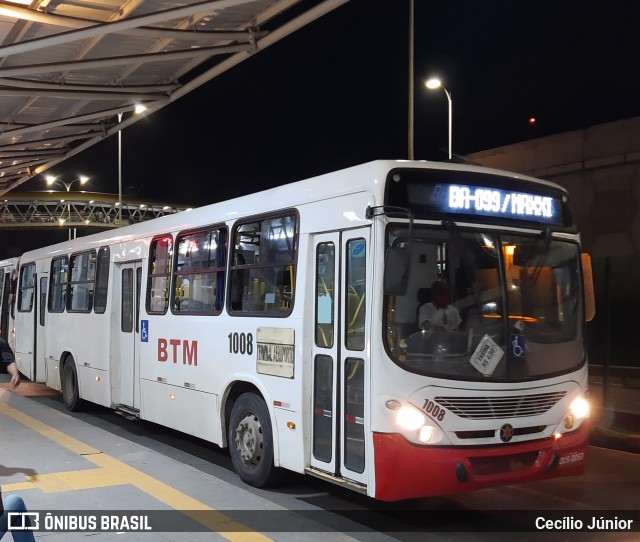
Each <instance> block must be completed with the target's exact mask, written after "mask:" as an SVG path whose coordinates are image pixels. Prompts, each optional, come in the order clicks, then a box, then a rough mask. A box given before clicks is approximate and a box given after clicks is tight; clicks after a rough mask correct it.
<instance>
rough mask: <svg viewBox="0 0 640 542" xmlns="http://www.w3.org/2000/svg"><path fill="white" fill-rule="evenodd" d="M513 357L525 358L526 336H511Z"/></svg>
mask: <svg viewBox="0 0 640 542" xmlns="http://www.w3.org/2000/svg"><path fill="white" fill-rule="evenodd" d="M511 355H512V356H514V357H516V358H521V357H522V356H524V335H511Z"/></svg>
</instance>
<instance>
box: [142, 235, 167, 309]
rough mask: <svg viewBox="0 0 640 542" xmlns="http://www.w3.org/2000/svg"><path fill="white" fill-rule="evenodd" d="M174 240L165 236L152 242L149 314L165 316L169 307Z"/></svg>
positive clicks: (148, 287) (148, 294) (148, 297)
mask: <svg viewBox="0 0 640 542" xmlns="http://www.w3.org/2000/svg"><path fill="white" fill-rule="evenodd" d="M172 256H173V238H172V237H171V236H170V235H164V236H162V237H159V238H157V239H154V240H153V241H152V242H151V250H150V256H149V282H148V283H147V284H148V286H147V312H148V313H149V314H165V313H166V312H167V308H168V307H169V281H170V277H171V275H170V273H171V257H172Z"/></svg>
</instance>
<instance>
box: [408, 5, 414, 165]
mask: <svg viewBox="0 0 640 542" xmlns="http://www.w3.org/2000/svg"><path fill="white" fill-rule="evenodd" d="M414 18H415V11H414V0H409V134H408V135H409V160H413V159H414V155H415V153H414V150H413V141H414V112H413V109H414V103H413V102H414V100H413V94H414V90H413V84H414V83H413V55H414Z"/></svg>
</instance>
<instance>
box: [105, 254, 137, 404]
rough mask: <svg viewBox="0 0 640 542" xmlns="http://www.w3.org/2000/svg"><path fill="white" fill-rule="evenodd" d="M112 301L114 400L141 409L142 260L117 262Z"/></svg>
mask: <svg viewBox="0 0 640 542" xmlns="http://www.w3.org/2000/svg"><path fill="white" fill-rule="evenodd" d="M114 272H115V276H114V285H115V288H114V289H113V296H114V297H113V302H114V307H117V310H116V311H115V312H114V313H113V314H114V316H115V318H114V319H113V320H112V333H113V336H114V337H116V340H115V344H114V345H112V346H113V348H114V350H113V357H112V359H111V375H112V376H111V378H112V387H113V398H114V401H115V402H116V403H117V404H119V405H122V406H126V407H130V408H133V409H135V410H139V409H140V382H139V381H140V293H141V286H142V262H141V261H135V262H127V263H122V264H116V266H115V269H114Z"/></svg>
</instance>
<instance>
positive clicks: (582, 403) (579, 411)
mask: <svg viewBox="0 0 640 542" xmlns="http://www.w3.org/2000/svg"><path fill="white" fill-rule="evenodd" d="M589 413H590V406H589V401H587V400H586V399H585V398H584V397H583V396H582V395H580V396H579V397H576V398H575V399H574V400H573V401H572V402H571V405H570V406H569V414H570V415H571V416H573V417H574V418H576V419H578V420H582V419H584V418H588V417H589Z"/></svg>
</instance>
